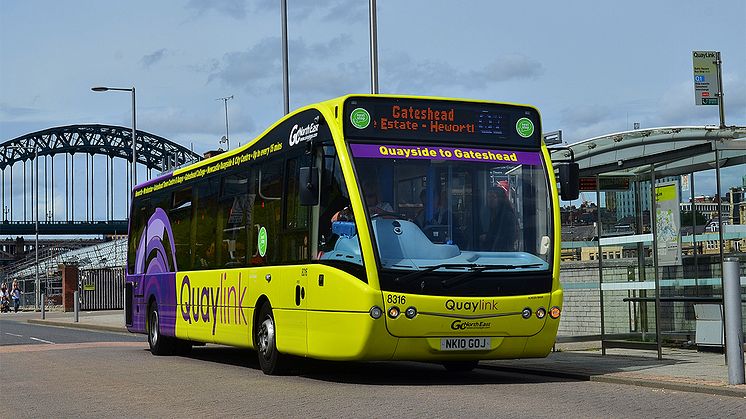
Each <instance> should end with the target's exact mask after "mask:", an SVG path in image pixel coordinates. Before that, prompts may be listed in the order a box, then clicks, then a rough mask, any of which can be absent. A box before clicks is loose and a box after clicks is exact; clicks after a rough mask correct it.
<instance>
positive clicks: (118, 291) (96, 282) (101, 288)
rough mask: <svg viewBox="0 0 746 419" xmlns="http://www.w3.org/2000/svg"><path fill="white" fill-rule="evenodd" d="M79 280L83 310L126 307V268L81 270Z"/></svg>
mask: <svg viewBox="0 0 746 419" xmlns="http://www.w3.org/2000/svg"><path fill="white" fill-rule="evenodd" d="M78 282H79V286H78V289H79V290H80V300H81V305H80V308H81V310H115V309H121V308H124V268H106V269H86V270H81V271H80V272H79V274H78Z"/></svg>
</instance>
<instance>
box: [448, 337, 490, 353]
mask: <svg viewBox="0 0 746 419" xmlns="http://www.w3.org/2000/svg"><path fill="white" fill-rule="evenodd" d="M491 343H492V339H491V338H442V339H440V350H441V351H485V350H489V349H490V346H491Z"/></svg>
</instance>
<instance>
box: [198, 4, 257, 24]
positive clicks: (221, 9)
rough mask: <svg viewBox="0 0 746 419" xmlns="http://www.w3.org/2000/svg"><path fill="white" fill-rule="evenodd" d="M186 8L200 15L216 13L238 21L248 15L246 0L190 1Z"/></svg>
mask: <svg viewBox="0 0 746 419" xmlns="http://www.w3.org/2000/svg"><path fill="white" fill-rule="evenodd" d="M263 3H268V2H267V1H264V2H263ZM186 8H187V9H193V10H195V11H196V12H197V14H198V15H204V14H207V13H209V12H210V11H214V12H216V13H219V14H222V15H226V16H229V17H232V18H234V19H238V20H241V19H243V18H245V17H246V16H247V14H248V9H247V1H246V0H209V1H205V0H189V3H187V5H186Z"/></svg>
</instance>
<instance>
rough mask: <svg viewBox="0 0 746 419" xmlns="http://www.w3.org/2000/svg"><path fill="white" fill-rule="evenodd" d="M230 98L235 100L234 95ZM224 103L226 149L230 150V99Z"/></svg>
mask: <svg viewBox="0 0 746 419" xmlns="http://www.w3.org/2000/svg"><path fill="white" fill-rule="evenodd" d="M230 97H231V98H233V95H231V96H230ZM223 103H224V104H225V147H226V148H227V149H228V150H230V149H231V140H230V137H229V136H228V98H226V99H225V100H224V101H223Z"/></svg>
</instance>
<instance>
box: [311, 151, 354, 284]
mask: <svg viewBox="0 0 746 419" xmlns="http://www.w3.org/2000/svg"><path fill="white" fill-rule="evenodd" d="M324 153H325V156H324V158H323V165H322V168H321V169H322V170H321V180H320V184H321V199H320V201H319V214H320V215H319V219H318V233H317V234H318V241H319V243H318V249H319V252H318V254H317V255H315V256H314V257H315V258H317V259H319V260H321V261H323V262H325V263H330V264H337V265H338V266H339V267H340V268H342V269H345V265H347V266H350V265H348V264H350V263H351V264H354V265H362V264H363V261H362V257H361V256H360V239H359V237H358V234H357V227H356V221H355V217H354V216H353V213H352V208H351V206H350V194H349V192H348V190H347V185H346V183H345V179H344V176H343V174H342V169H341V167H340V164H339V158H338V157H337V155H336V153H335V152H334V148H333V147H325V149H324ZM361 217H362V216H361ZM361 219H362V218H361ZM340 262H343V263H342V264H340ZM351 272H352V273H353V274H355V275H356V276H358V278H361V279H362V280H365V276H364V275H363V274H360V273H359V272H358V271H356V270H352V271H351Z"/></svg>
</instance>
